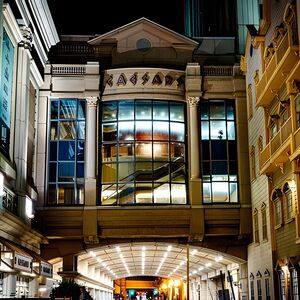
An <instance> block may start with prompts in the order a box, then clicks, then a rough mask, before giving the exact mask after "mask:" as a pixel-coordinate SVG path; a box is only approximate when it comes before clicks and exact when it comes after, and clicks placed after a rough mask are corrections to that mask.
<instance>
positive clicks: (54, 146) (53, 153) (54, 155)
mask: <svg viewBox="0 0 300 300" xmlns="http://www.w3.org/2000/svg"><path fill="white" fill-rule="evenodd" d="M49 159H50V161H53V160H57V142H50V158H49Z"/></svg>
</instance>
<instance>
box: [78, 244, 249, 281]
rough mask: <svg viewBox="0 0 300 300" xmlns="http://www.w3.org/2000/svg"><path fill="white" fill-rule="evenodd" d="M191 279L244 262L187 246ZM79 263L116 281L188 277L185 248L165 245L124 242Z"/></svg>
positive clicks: (103, 248) (88, 254)
mask: <svg viewBox="0 0 300 300" xmlns="http://www.w3.org/2000/svg"><path fill="white" fill-rule="evenodd" d="M189 253H190V263H189V273H190V278H193V277H196V276H201V275H204V274H207V273H210V276H211V274H212V273H213V272H214V273H215V276H218V275H219V274H220V270H222V271H223V272H224V271H226V266H227V265H231V264H239V263H243V262H244V261H242V260H241V259H239V258H235V257H232V256H229V255H226V254H224V253H221V252H217V251H213V250H210V249H206V248H201V247H194V246H189ZM78 259H79V263H80V262H83V261H87V262H88V264H89V265H95V267H96V268H100V270H101V272H104V273H106V274H107V275H108V276H111V278H112V279H118V278H123V277H130V276H159V277H169V278H174V279H181V280H185V279H186V278H187V247H186V245H181V244H167V243H154V242H152V243H126V244H116V245H110V246H105V247H101V248H95V249H92V250H91V251H90V252H88V253H86V254H83V255H80V256H79V257H78Z"/></svg>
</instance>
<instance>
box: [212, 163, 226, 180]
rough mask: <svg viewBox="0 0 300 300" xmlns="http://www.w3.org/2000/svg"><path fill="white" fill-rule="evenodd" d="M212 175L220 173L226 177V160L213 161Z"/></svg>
mask: <svg viewBox="0 0 300 300" xmlns="http://www.w3.org/2000/svg"><path fill="white" fill-rule="evenodd" d="M212 175H222V176H226V177H227V178H228V169H227V161H213V162H212ZM226 180H227V179H226Z"/></svg>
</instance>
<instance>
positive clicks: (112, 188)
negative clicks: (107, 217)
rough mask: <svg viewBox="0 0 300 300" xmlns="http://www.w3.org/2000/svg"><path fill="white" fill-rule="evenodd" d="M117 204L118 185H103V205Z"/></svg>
mask: <svg viewBox="0 0 300 300" xmlns="http://www.w3.org/2000/svg"><path fill="white" fill-rule="evenodd" d="M116 203H117V185H116V184H111V185H102V193H101V204H102V205H113V204H116Z"/></svg>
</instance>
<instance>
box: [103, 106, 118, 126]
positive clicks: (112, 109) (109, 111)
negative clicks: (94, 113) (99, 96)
mask: <svg viewBox="0 0 300 300" xmlns="http://www.w3.org/2000/svg"><path fill="white" fill-rule="evenodd" d="M116 119H117V102H116V101H110V102H103V103H102V121H105V122H106V121H115V120H116Z"/></svg>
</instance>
